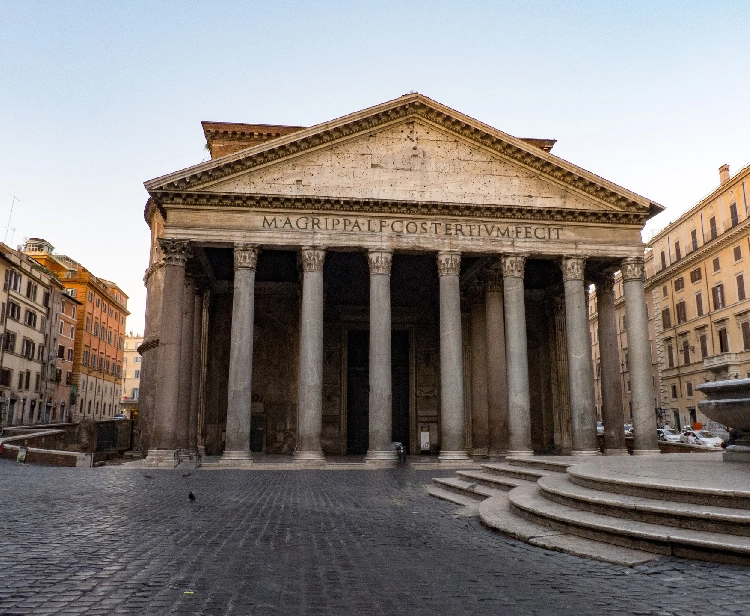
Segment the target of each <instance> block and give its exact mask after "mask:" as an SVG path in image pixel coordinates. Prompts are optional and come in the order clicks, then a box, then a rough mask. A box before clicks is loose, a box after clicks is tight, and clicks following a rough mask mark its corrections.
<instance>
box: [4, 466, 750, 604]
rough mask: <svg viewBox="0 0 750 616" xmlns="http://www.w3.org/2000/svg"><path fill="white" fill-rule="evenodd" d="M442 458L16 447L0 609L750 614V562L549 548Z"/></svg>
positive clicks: (7, 493) (7, 499) (7, 469)
mask: <svg viewBox="0 0 750 616" xmlns="http://www.w3.org/2000/svg"><path fill="white" fill-rule="evenodd" d="M147 474H148V475H150V476H151V478H149V477H147V476H146V475H147ZM436 474H444V475H452V474H453V472H452V471H451V472H443V473H436V472H435V471H416V470H410V469H408V468H404V469H394V470H390V471H364V470H363V471H358V470H356V471H314V470H308V471H296V472H295V471H251V472H247V471H208V470H205V471H197V472H193V473H192V474H191V475H190V476H188V477H183V476H182V473H180V472H173V471H148V472H144V471H141V470H134V469H133V470H127V469H124V468H122V467H121V468H113V467H109V468H100V469H92V470H75V469H60V468H45V467H39V466H30V465H27V466H19V465H16V464H15V463H13V462H9V461H5V460H0V495H1V497H2V518H0V519H1V520H2V522H0V530H1V534H0V546H1V547H2V549H1V550H0V576H1V577H0V616H3V615H5V616H8V615H14V616H15V615H21V614H23V615H30V614H61V615H62V614H76V615H77V614H90V615H94V614H97V615H110V614H137V615H142V614H205V615H224V614H240V615H251V614H253V615H254V614H263V615H273V614H305V615H306V614H310V615H312V614H337V615H338V614H342V615H346V614H363V615H364V614H398V615H400V614H409V615H410V616H411V615H418V616H421V615H427V614H430V615H434V614H446V615H460V614H487V615H493V616H494V615H502V614H511V615H525V614H554V615H555V616H563V615H576V616H584V615H588V614H592V615H594V614H644V615H645V614H648V615H652V614H653V615H668V614H701V615H703V614H710V615H712V616H713V615H717V616H718V615H724V614H727V615H728V614H733V615H736V614H748V615H750V602H748V599H747V596H748V594H747V589H748V582H750V571H749V570H747V569H743V568H739V567H729V566H721V565H712V564H706V563H696V562H691V561H684V560H679V559H662V560H658V561H656V562H652V563H650V564H648V565H644V566H641V567H637V568H635V569H627V568H624V567H617V566H613V565H607V564H602V563H598V562H594V561H587V560H582V559H579V558H575V557H572V556H567V555H564V554H559V553H556V552H547V551H545V550H542V549H540V548H535V547H533V546H529V545H526V544H524V543H520V542H517V541H513V540H511V539H507V538H505V537H502V536H500V535H497V534H494V533H492V532H491V531H489V530H487V529H485V528H483V527H482V526H481V525H480V524H479V522H478V519H477V517H475V516H470V515H465V514H462V513H461V510H460V509H459V508H457V507H455V506H453V505H451V504H449V503H445V502H442V501H439V500H437V499H434V498H431V497H429V496H428V495H427V494H426V486H427V485H428V484H429V482H430V479H431V478H432V477H433V476H434V475H436ZM190 491H192V492H193V493H194V494H195V496H196V500H195V502H191V501H190V500H189V499H188V493H189V492H190Z"/></svg>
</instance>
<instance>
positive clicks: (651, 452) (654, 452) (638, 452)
mask: <svg viewBox="0 0 750 616" xmlns="http://www.w3.org/2000/svg"><path fill="white" fill-rule="evenodd" d="M633 455H634V456H659V455H661V449H635V450H633Z"/></svg>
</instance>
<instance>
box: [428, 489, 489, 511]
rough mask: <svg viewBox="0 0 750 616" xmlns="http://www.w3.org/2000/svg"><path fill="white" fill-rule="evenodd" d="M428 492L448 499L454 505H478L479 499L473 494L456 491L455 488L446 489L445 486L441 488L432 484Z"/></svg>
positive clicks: (441, 498) (442, 498)
mask: <svg viewBox="0 0 750 616" xmlns="http://www.w3.org/2000/svg"><path fill="white" fill-rule="evenodd" d="M427 494H429V495H430V496H434V497H435V498H439V499H440V500H444V501H448V502H449V503H453V504H454V505H460V506H461V507H476V506H478V504H479V501H478V500H477V499H476V498H474V497H471V496H465V495H463V494H459V493H458V492H454V491H453V490H446V489H445V488H439V487H437V486H431V487H430V488H428V489H427Z"/></svg>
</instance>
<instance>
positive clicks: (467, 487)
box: [432, 477, 499, 500]
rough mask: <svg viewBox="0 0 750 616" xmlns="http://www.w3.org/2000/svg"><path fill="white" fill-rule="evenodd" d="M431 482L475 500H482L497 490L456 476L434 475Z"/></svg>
mask: <svg viewBox="0 0 750 616" xmlns="http://www.w3.org/2000/svg"><path fill="white" fill-rule="evenodd" d="M432 483H433V484H435V485H436V486H438V487H440V488H443V489H444V490H451V491H453V492H457V493H459V494H463V495H465V496H469V497H472V498H474V499H477V500H484V499H485V498H489V497H490V496H495V494H497V493H498V492H499V490H498V489H493V488H490V487H487V486H486V485H483V484H480V483H478V482H476V481H465V480H463V479H460V478H458V477H436V478H435V479H433V480H432Z"/></svg>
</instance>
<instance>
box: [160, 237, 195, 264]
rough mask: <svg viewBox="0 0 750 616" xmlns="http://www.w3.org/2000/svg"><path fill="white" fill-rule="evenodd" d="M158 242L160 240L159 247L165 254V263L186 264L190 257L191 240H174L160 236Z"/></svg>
mask: <svg viewBox="0 0 750 616" xmlns="http://www.w3.org/2000/svg"><path fill="white" fill-rule="evenodd" d="M157 242H159V248H160V249H161V251H162V253H163V254H164V265H180V266H182V267H184V266H185V263H187V260H188V257H190V241H189V240H174V239H168V238H166V237H160V238H159V239H158V240H157Z"/></svg>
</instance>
